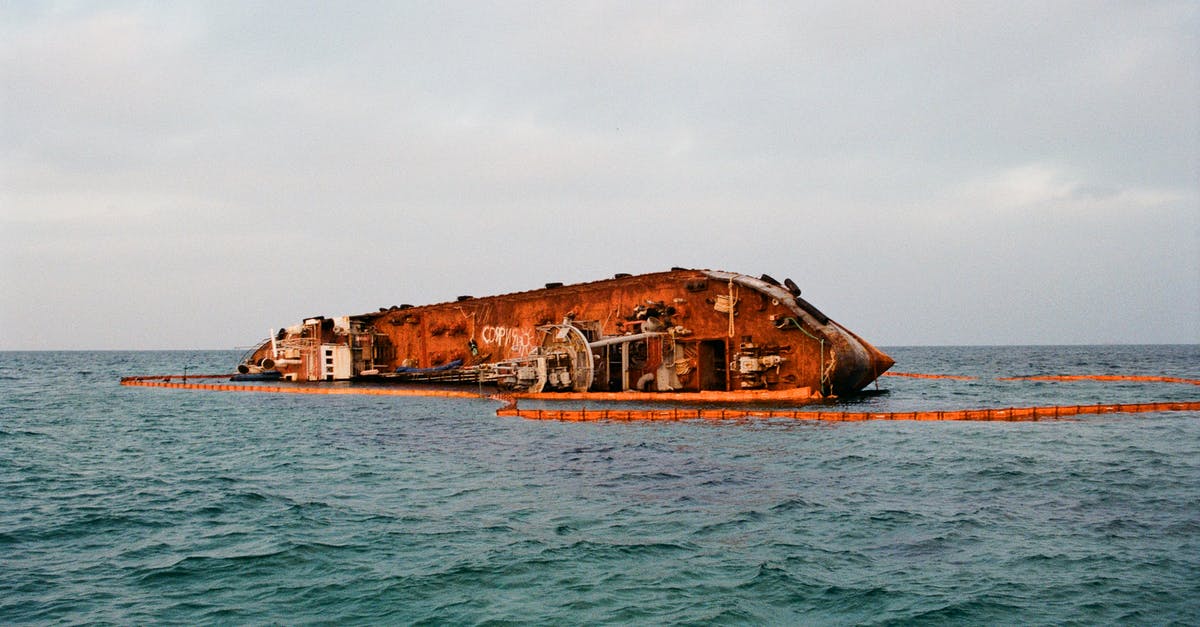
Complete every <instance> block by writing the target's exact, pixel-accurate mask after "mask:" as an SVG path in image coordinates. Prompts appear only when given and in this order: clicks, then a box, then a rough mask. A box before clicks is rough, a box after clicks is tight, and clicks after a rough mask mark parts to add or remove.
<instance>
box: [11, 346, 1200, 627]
mask: <svg viewBox="0 0 1200 627" xmlns="http://www.w3.org/2000/svg"><path fill="white" fill-rule="evenodd" d="M889 353H891V354H892V355H893V356H895V357H897V360H898V362H899V363H898V365H897V367H896V369H897V370H904V371H920V372H949V373H953V374H972V375H979V376H983V377H985V379H982V380H979V381H974V382H956V381H928V380H904V379H895V378H892V379H885V380H884V381H883V382H882V383H881V387H883V388H887V389H889V392H888V393H886V394H881V395H878V396H872V397H869V398H866V399H861V400H858V401H853V402H848V403H845V405H846V406H847V408H854V409H856V410H858V409H861V408H863V407H870V408H871V409H879V410H887V409H895V410H910V409H919V408H931V409H940V408H952V407H954V408H961V407H984V406H1010V405H1016V406H1021V405H1029V404H1054V403H1059V402H1062V403H1096V402H1133V401H1137V400H1145V401H1149V400H1197V399H1198V398H1200V388H1197V387H1195V386H1186V385H1178V384H1125V383H1119V384H1111V383H1110V384H1100V383H1078V384H1076V383H1069V384H1068V383H1044V382H1042V383H1037V382H1022V383H1002V382H997V381H994V380H991V379H989V378H988V377H994V376H1007V375H1028V374H1062V373H1072V372H1073V373H1091V374H1095V373H1103V374H1122V373H1125V374H1160V375H1169V376H1182V377H1190V378H1200V347H1196V346H1176V347H1125V346H1122V347H1023V348H1022V347H1017V348H1012V347H995V348H896V349H890V350H889ZM236 357H237V355H236V354H235V353H228V352H209V353H190V352H183V353H171V352H150V353H132V352H131V353H110V352H99V353H86V352H85V353H0V622H2V623H5V624H16V623H39V624H42V623H66V624H73V623H88V624H97V623H100V624H103V623H109V624H122V625H124V624H144V623H189V624H190V623H284V624H304V623H339V624H341V623H371V624H377V623H451V624H481V623H485V624H503V623H521V624H528V623H542V624H565V623H572V624H574V623H654V624H660V623H673V624H689V623H690V624H710V623H760V624H761V623H769V624H779V623H785V624H799V623H803V624H911V623H917V624H922V623H925V624H997V623H1009V624H1010V623H1034V624H1039V623H1040V624H1051V623H1053V624H1062V623H1079V624H1096V623H1121V624H1130V623H1135V624H1154V625H1161V624H1197V623H1200V414H1198V413H1197V412H1178V413H1159V414H1141V415H1101V416H1092V417H1084V418H1082V419H1080V420H1077V421H1062V422H1043V423H918V422H898V423H893V422H866V423H847V424H823V423H808V422H793V421H787V420H747V421H724V422H682V423H625V422H613V423H558V422H534V421H525V420H521V419H514V418H497V417H495V415H494V410H495V408H496V406H497V405H496V404H495V403H492V402H489V401H485V400H447V399H412V398H387V397H353V396H292V395H266V394H228V393H218V392H198V391H186V390H161V389H142V388H122V387H119V386H118V385H117V381H118V378H119V377H120V376H121V375H129V374H151V373H166V372H179V371H181V370H182V368H183V366H184V365H187V366H188V368H189V371H191V372H200V371H208V372H218V371H226V370H228V369H229V368H230V364H232V363H234V360H235V359H236Z"/></svg>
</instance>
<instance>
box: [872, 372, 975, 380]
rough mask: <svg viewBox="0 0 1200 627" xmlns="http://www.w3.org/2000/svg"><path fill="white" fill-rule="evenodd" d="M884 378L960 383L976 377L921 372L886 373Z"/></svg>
mask: <svg viewBox="0 0 1200 627" xmlns="http://www.w3.org/2000/svg"><path fill="white" fill-rule="evenodd" d="M881 376H884V377H908V378H910V379H956V380H958V381H974V380H975V377H964V376H960V375H956V374H923V373H919V372H885V373H883V375H881Z"/></svg>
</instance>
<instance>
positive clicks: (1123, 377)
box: [881, 372, 1200, 385]
mask: <svg viewBox="0 0 1200 627" xmlns="http://www.w3.org/2000/svg"><path fill="white" fill-rule="evenodd" d="M881 376H885V377H908V378H911V379H955V380H958V381H978V380H979V377H968V376H961V375H955V374H924V373H920V372H885V373H883V375H881ZM995 380H996V381H1138V382H1141V383H1186V384H1188V385H1200V379H1184V378H1181V377H1155V376H1143V375H1132V374H1046V375H1034V376H1029V377H997V378H996V379H995Z"/></svg>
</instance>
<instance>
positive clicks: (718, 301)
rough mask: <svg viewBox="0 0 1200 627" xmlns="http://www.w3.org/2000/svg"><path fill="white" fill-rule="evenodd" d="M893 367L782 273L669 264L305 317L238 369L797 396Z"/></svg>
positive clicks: (587, 394) (534, 393)
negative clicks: (670, 266) (606, 275)
mask: <svg viewBox="0 0 1200 627" xmlns="http://www.w3.org/2000/svg"><path fill="white" fill-rule="evenodd" d="M893 363H894V362H893V360H892V359H891V358H890V357H888V356H887V355H886V354H884V353H883V352H882V351H880V350H879V349H877V348H875V347H874V346H872V345H871V344H870V343H868V342H867V341H866V340H864V339H862V338H860V337H859V336H857V335H855V334H854V333H853V332H851V331H850V330H848V329H846V328H845V327H843V326H842V325H840V324H838V323H837V322H835V321H834V320H832V319H830V318H829V317H828V316H826V315H825V314H823V313H822V312H821V311H820V310H818V309H817V308H816V307H814V306H813V305H812V304H810V303H809V302H807V301H806V300H804V299H803V298H801V296H800V289H799V288H798V287H797V286H796V284H795V283H794V282H792V281H791V280H790V279H788V280H786V281H784V282H782V283H780V282H779V281H776V280H775V279H773V278H771V277H770V276H767V275H762V276H759V277H755V276H749V275H744V274H737V273H733V272H723V271H715V270H691V269H683V268H674V269H672V270H670V271H668V272H657V273H651V274H640V275H628V274H618V275H616V276H614V277H613V278H610V279H605V280H600V281H593V282H589V283H581V284H573V285H563V284H559V283H550V284H547V285H546V286H545V287H544V288H541V289H536V290H531V291H526V292H518V293H512V294H503V295H498V296H489V297H480V298H475V297H471V296H460V297H458V299H457V300H455V301H451V302H444V303H438V304H432V305H422V306H412V305H399V306H392V307H386V308H380V309H379V310H378V311H374V312H370V313H364V314H359V315H348V316H340V317H325V316H314V317H310V318H305V319H303V320H302V321H301V322H299V323H298V324H294V325H291V326H288V327H284V328H280V329H278V330H273V331H272V332H271V335H270V337H269V338H267V339H265V340H263V341H262V343H261V344H259V345H257V346H256V347H255V348H253V349H251V350H250V351H249V352H248V353H247V354H246V355H245V356H244V357H243V359H242V362H241V363H240V364H239V365H238V372H239V373H240V374H241V376H243V377H246V378H277V379H280V380H282V381H285V382H297V383H300V382H326V381H350V382H375V383H383V382H394V383H405V384H441V385H447V384H466V383H470V384H479V385H489V386H495V387H496V388H498V389H499V390H500V391H502V392H505V393H509V394H513V395H516V396H527V397H546V398H598V399H604V398H619V399H633V398H637V399H642V398H647V399H663V400H672V399H696V400H701V401H702V400H705V399H725V400H731V399H747V400H753V399H767V400H771V399H781V400H804V399H818V398H828V397H831V396H838V395H845V394H851V393H854V392H857V391H860V390H862V389H863V388H864V387H866V386H867V385H868V384H870V383H871V382H872V381H874V380H875V379H876V378H877V377H879V375H881V374H883V372H884V371H886V370H887V369H888V368H890V367H891V366H892V364H893Z"/></svg>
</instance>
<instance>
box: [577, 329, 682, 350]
mask: <svg viewBox="0 0 1200 627" xmlns="http://www.w3.org/2000/svg"><path fill="white" fill-rule="evenodd" d="M663 335H666V333H660V332H657V331H651V332H647V333H634V334H633V335H616V336H613V337H606V338H604V339H602V340H596V341H595V342H589V343H588V346H589V347H591V348H600V347H602V346H612V345H613V344H625V343H627V342H636V341H638V340H646V339H649V338H652V337H661V336H663Z"/></svg>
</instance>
